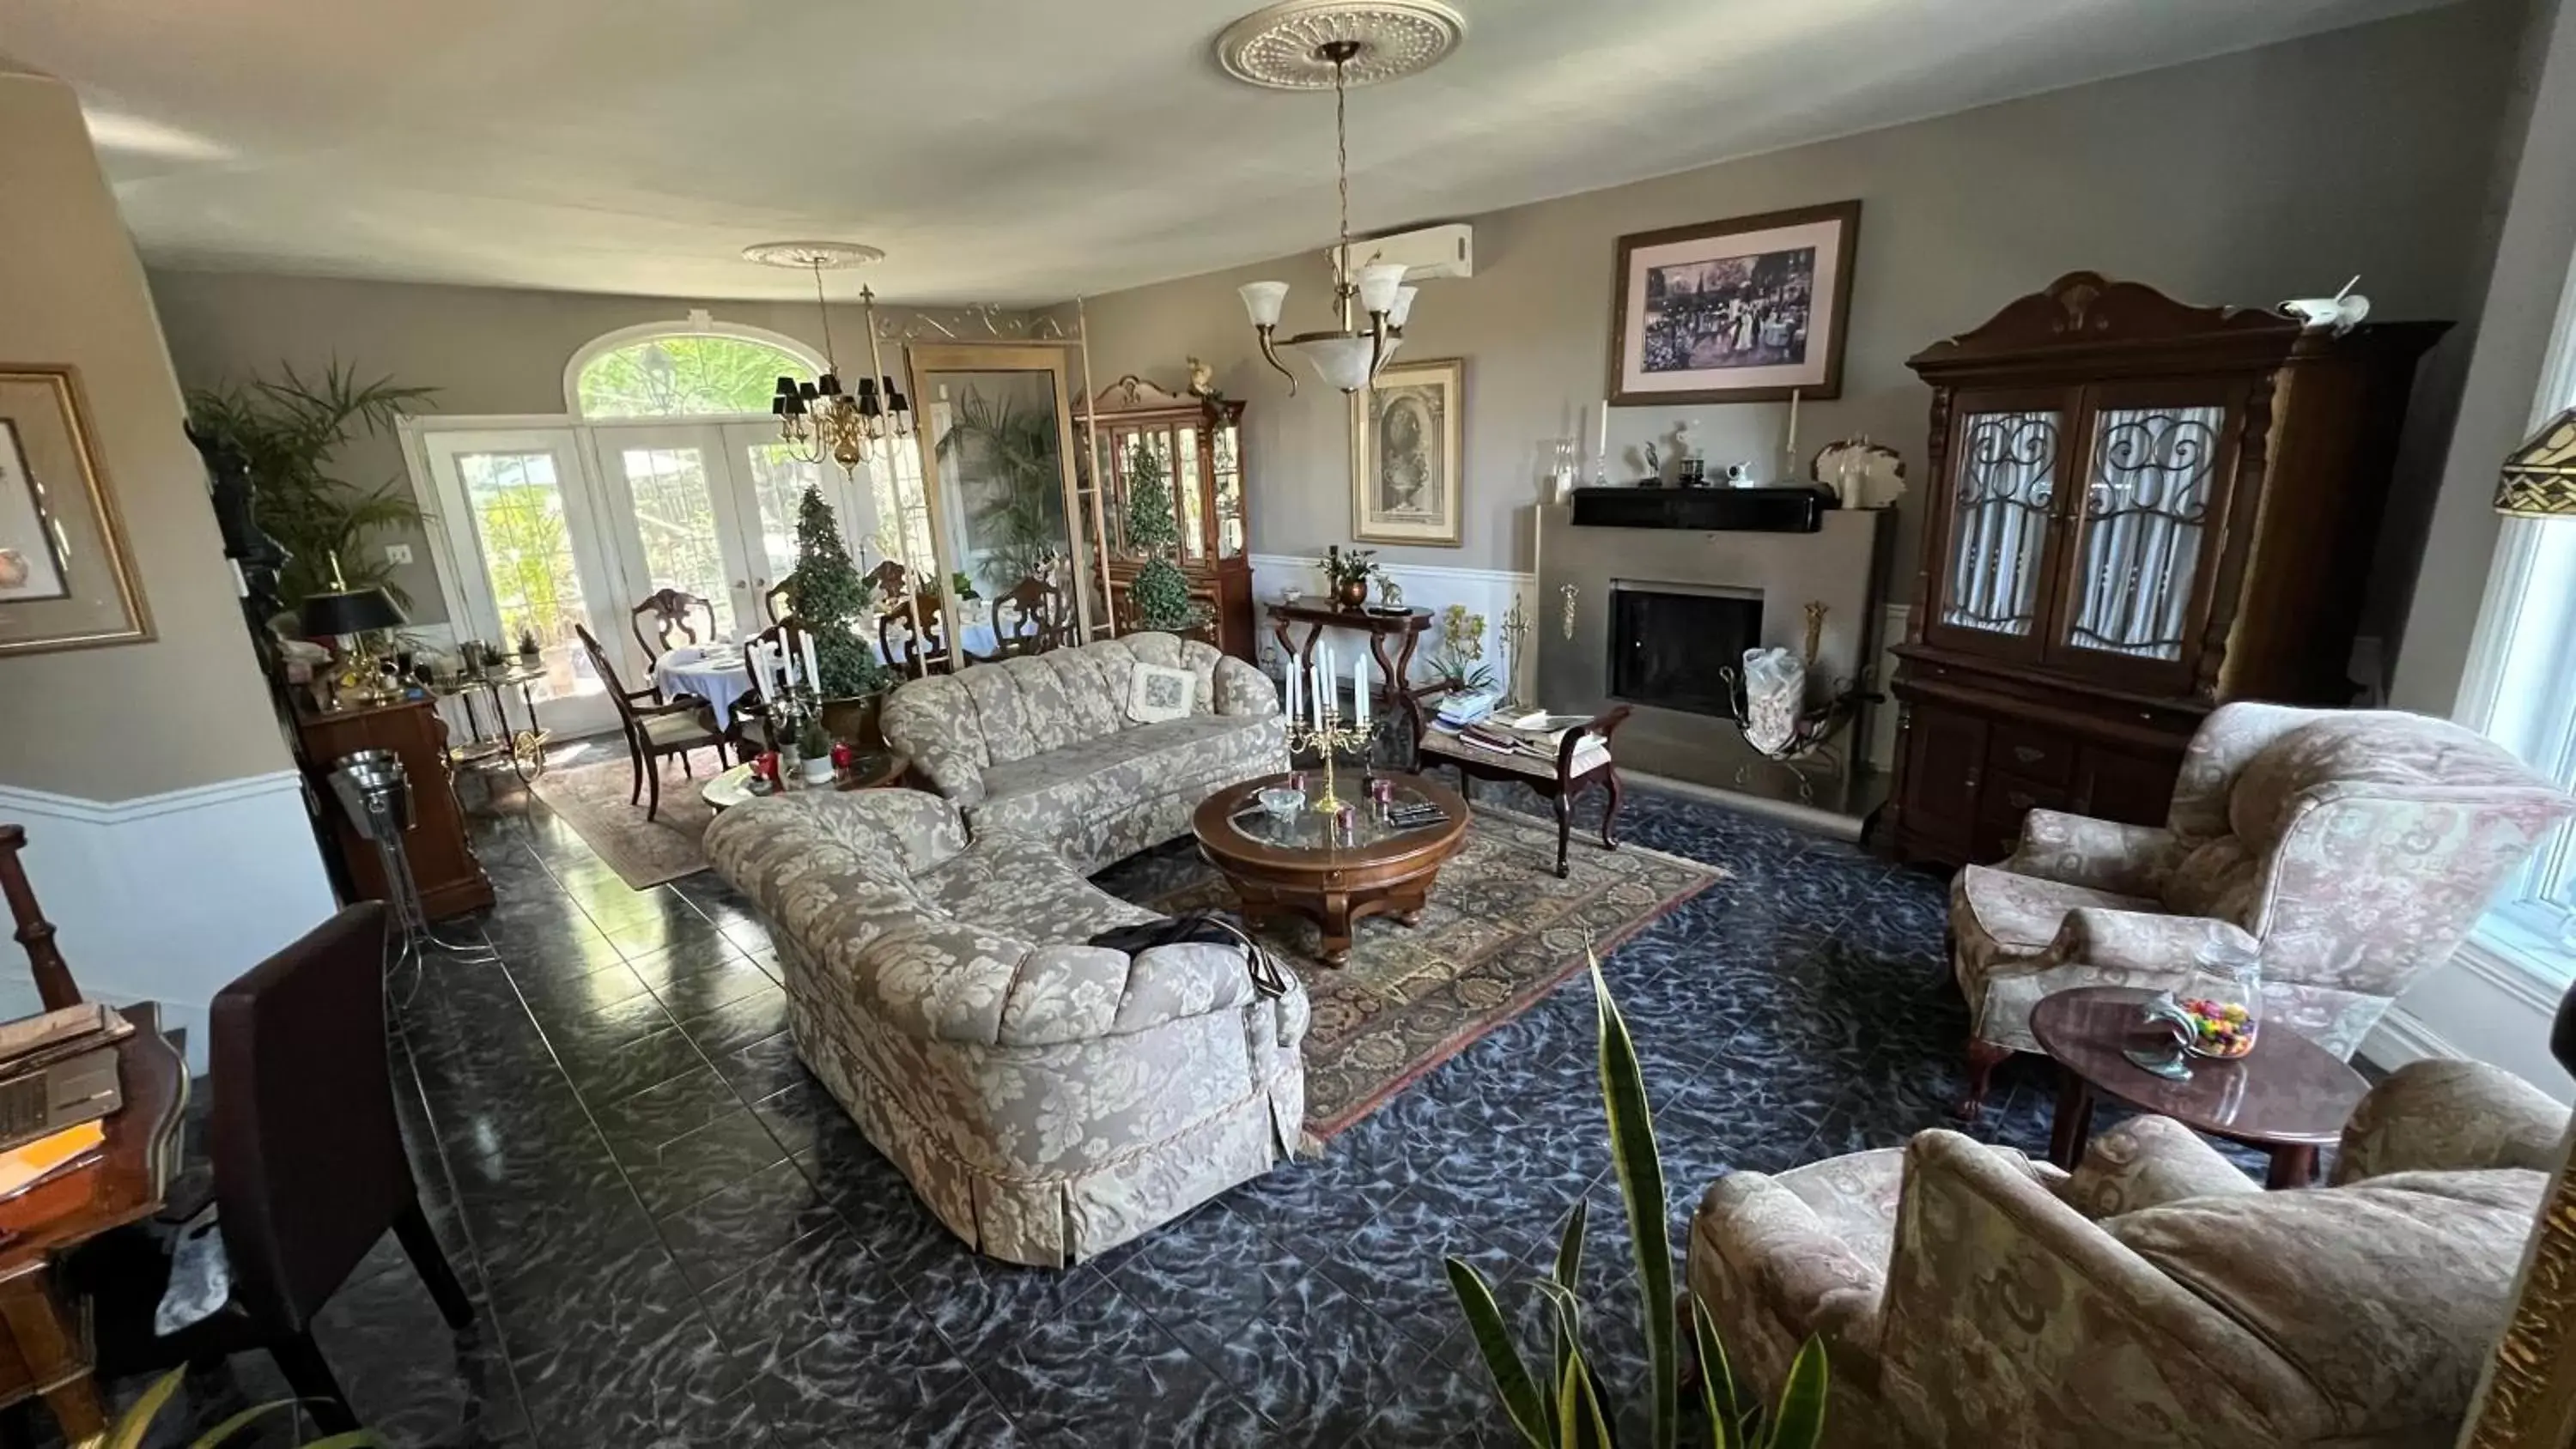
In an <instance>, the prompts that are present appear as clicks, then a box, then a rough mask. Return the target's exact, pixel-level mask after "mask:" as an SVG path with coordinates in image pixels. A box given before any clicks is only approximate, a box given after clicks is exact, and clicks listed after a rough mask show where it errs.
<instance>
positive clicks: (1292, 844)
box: [1227, 772, 1449, 850]
mask: <svg viewBox="0 0 2576 1449" xmlns="http://www.w3.org/2000/svg"><path fill="white" fill-rule="evenodd" d="M1333 787H1334V790H1335V791H1336V793H1339V794H1340V795H1341V796H1342V800H1343V803H1345V804H1347V805H1349V806H1350V807H1351V813H1352V816H1353V824H1352V833H1351V835H1350V836H1348V837H1347V838H1344V839H1340V840H1336V839H1334V837H1333V817H1331V816H1330V815H1327V814H1325V813H1323V812H1322V811H1320V810H1317V809H1316V808H1315V797H1316V796H1318V795H1321V794H1322V793H1323V789H1324V786H1323V778H1322V777H1321V776H1320V775H1317V774H1314V773H1312V772H1309V774H1308V775H1307V778H1306V783H1305V788H1304V789H1303V790H1302V791H1299V792H1297V795H1298V799H1297V801H1296V803H1295V804H1294V806H1293V807H1292V808H1290V809H1289V810H1288V811H1286V812H1285V813H1274V812H1272V811H1271V810H1269V809H1267V808H1265V807H1264V806H1263V805H1262V804H1261V803H1260V800H1259V796H1258V795H1256V796H1255V797H1254V798H1252V799H1250V800H1247V801H1245V802H1244V804H1243V806H1242V808H1240V809H1238V810H1236V811H1235V812H1234V813H1233V814H1232V815H1231V816H1229V817H1228V819H1227V823H1228V824H1230V825H1231V826H1232V827H1233V828H1234V831H1235V833H1236V834H1238V835H1241V836H1243V837H1244V838H1245V839H1248V840H1254V841H1258V842H1260V843H1261V844H1263V845H1266V846H1269V847H1271V848H1272V849H1274V850H1333V849H1340V850H1355V849H1366V848H1367V847H1369V846H1373V845H1379V844H1383V843H1385V842H1388V841H1393V840H1400V839H1404V838H1407V837H1411V836H1414V835H1418V834H1421V833H1423V832H1426V831H1433V832H1436V831H1438V830H1439V829H1440V827H1441V826H1443V825H1446V824H1447V823H1448V821H1449V816H1448V814H1447V813H1446V812H1447V809H1448V807H1447V806H1445V805H1441V804H1439V802H1436V801H1434V800H1432V799H1431V797H1430V796H1428V795H1425V794H1424V793H1423V792H1422V791H1420V790H1418V789H1415V788H1414V787H1413V786H1412V785H1411V784H1410V783H1408V782H1406V781H1403V780H1390V781H1389V785H1388V801H1387V806H1393V807H1399V808H1400V807H1402V806H1406V805H1431V806H1433V807H1434V808H1436V809H1439V810H1441V811H1442V812H1443V813H1441V814H1440V815H1437V816H1433V817H1427V818H1426V819H1425V820H1424V821H1423V823H1421V824H1419V825H1413V826H1399V825H1396V824H1393V823H1391V822H1390V821H1389V820H1387V819H1386V818H1385V810H1386V808H1387V806H1381V805H1379V804H1377V803H1376V802H1374V801H1372V800H1370V799H1369V798H1368V786H1367V785H1366V784H1365V783H1364V782H1363V781H1362V780H1361V779H1360V778H1359V776H1358V775H1357V774H1350V775H1343V776H1340V777H1338V778H1336V779H1335V780H1334V782H1333ZM1267 788H1269V789H1278V790H1284V789H1286V788H1288V787H1286V786H1281V785H1272V786H1269V787H1267Z"/></svg>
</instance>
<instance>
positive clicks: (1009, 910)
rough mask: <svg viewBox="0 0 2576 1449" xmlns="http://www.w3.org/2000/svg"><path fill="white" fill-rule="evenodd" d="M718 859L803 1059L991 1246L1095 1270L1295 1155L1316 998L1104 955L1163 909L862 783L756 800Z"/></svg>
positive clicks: (953, 1215) (984, 1247)
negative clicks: (766, 938) (1272, 993)
mask: <svg viewBox="0 0 2576 1449" xmlns="http://www.w3.org/2000/svg"><path fill="white" fill-rule="evenodd" d="M706 849H707V855H708V857H709V859H711V860H712V861H713V862H714V864H715V868H716V870H717V871H718V873H720V874H721V875H723V876H724V878H725V879H726V880H729V881H731V882H733V884H734V886H735V888H737V889H739V890H741V891H742V892H743V893H744V894H746V895H748V896H749V897H751V899H752V900H753V901H754V902H756V903H757V904H758V906H759V908H760V910H761V911H762V912H763V913H764V914H765V915H766V916H767V917H768V919H769V921H770V924H771V930H772V935H773V936H774V937H775V939H776V941H777V944H778V953H779V959H780V961H781V963H782V965H783V966H784V968H785V972H786V977H787V1011H788V1025H789V1027H790V1028H791V1030H792V1031H793V1033H794V1039H795V1042H796V1051H797V1055H798V1056H800V1057H802V1058H803V1059H804V1061H805V1064H806V1065H807V1066H808V1067H810V1068H812V1069H813V1071H814V1074H815V1075H816V1076H817V1077H820V1078H821V1079H822V1081H823V1083H824V1085H825V1086H826V1087H828V1088H830V1089H831V1092H832V1095H833V1096H834V1097H836V1098H838V1099H839V1100H840V1103H841V1105H842V1106H843V1107H844V1108H846V1109H848V1111H849V1113H850V1116H851V1117H852V1118H853V1119H854V1120H856V1121H857V1123H858V1124H859V1127H860V1130H862V1131H863V1132H865V1133H866V1134H867V1137H868V1140H869V1141H870V1142H872V1143H874V1144H876V1146H877V1148H878V1150H880V1151H882V1152H884V1153H885V1154H886V1156H888V1157H889V1158H892V1159H893V1160H894V1162H895V1163H896V1164H897V1165H898V1166H900V1167H901V1168H902V1169H903V1171H904V1175H905V1176H906V1177H908V1178H910V1179H911V1181H912V1185H913V1188H914V1190H916V1191H917V1192H919V1193H920V1194H921V1197H922V1200H923V1201H924V1202H926V1203H928V1204H929V1206H930V1208H931V1210H932V1211H933V1212H934V1213H936V1214H937V1215H938V1217H939V1220H940V1221H941V1222H943V1223H945V1224H947V1225H948V1227H949V1228H950V1230H951V1231H953V1232H955V1233H956V1234H957V1235H958V1236H959V1237H960V1238H963V1239H965V1240H966V1242H967V1243H968V1244H970V1245H971V1246H973V1247H974V1248H975V1249H976V1250H977V1251H978V1252H982V1253H985V1254H988V1255H990V1256H992V1257H996V1258H1004V1259H1008V1260H1010V1261H1012V1262H1015V1263H1027V1264H1034V1265H1037V1266H1041V1267H1059V1266H1063V1265H1065V1264H1068V1263H1071V1262H1073V1261H1075V1260H1078V1259H1082V1258H1088V1257H1091V1256H1092V1255H1094V1254H1097V1253H1100V1252H1102V1251H1104V1250H1106V1249H1108V1248H1112V1247H1115V1246H1117V1245H1118V1244H1120V1243H1123V1242H1125V1241H1127V1240H1128V1239H1130V1238H1133V1237H1135V1236H1136V1235H1138V1234H1139V1233H1142V1232H1144V1231H1145V1230H1147V1229H1148V1228H1151V1227H1153V1226H1155V1225H1156V1224H1158V1223H1162V1222H1165V1221H1168V1220H1170V1219H1171V1218H1173V1217H1175V1216H1177V1215H1179V1214H1180V1213H1182V1212H1184V1211H1186V1210H1188V1209H1189V1208H1191V1207H1193V1206H1195V1205H1197V1204H1198V1203H1200V1202H1202V1201H1205V1200H1206V1199H1208V1198H1210V1197H1213V1196H1215V1195H1216V1194H1217V1193H1219V1192H1222V1191H1224V1190H1225V1189H1226V1188H1228V1187H1231V1186H1233V1185H1234V1184H1236V1183H1238V1182H1242V1181H1244V1180H1245V1179H1247V1178H1252V1177H1257V1176H1259V1175H1260V1174H1262V1173H1264V1172H1267V1171H1268V1170H1269V1169H1270V1168H1271V1167H1272V1166H1273V1165H1274V1164H1276V1163H1278V1162H1280V1161H1282V1160H1284V1159H1286V1158H1287V1157H1289V1156H1290V1155H1291V1153H1292V1152H1293V1150H1294V1149H1295V1147H1296V1144H1297V1142H1298V1136H1299V1132H1300V1130H1301V1124H1302V1122H1303V1120H1304V1116H1305V1086H1306V1078H1305V1067H1304V1063H1303V1060H1302V1058H1301V1056H1300V1054H1299V1050H1298V1044H1299V1042H1300V1041H1301V1040H1302V1039H1303V1038H1304V1036H1305V1034H1306V1020H1307V1005H1306V996H1305V993H1304V991H1303V990H1302V989H1301V988H1299V987H1298V986H1297V985H1296V984H1295V982H1294V980H1293V979H1292V980H1291V982H1290V984H1289V989H1288V991H1287V993H1286V994H1285V995H1282V996H1278V997H1268V996H1263V995H1260V994H1259V993H1257V992H1256V991H1255V990H1254V988H1253V985H1252V981H1251V978H1250V976H1249V974H1248V972H1247V970H1246V967H1245V963H1244V960H1243V957H1242V955H1241V953H1240V952H1237V951H1235V950H1233V949H1231V948H1226V947H1214V946H1204V945H1189V944H1182V945H1169V946H1156V947H1153V948H1151V949H1149V950H1145V951H1141V952H1138V953H1136V954H1135V955H1133V956H1130V955H1129V954H1128V953H1126V952H1124V951H1115V950H1108V949H1104V948H1101V947H1096V946H1090V945H1086V944H1083V943H1084V942H1085V941H1086V940H1087V939H1088V938H1089V937H1090V936H1092V935H1094V934H1096V933H1098V932H1100V931H1103V930H1106V929H1109V928H1111V927H1114V926H1121V925H1132V924H1138V923H1142V922H1148V921H1152V920H1155V919H1157V917H1155V916H1154V915H1153V914H1152V913H1151V912H1148V911H1143V910H1139V909H1138V908H1136V907H1135V906H1132V905H1129V904H1127V903H1126V902H1124V901H1121V900H1119V899H1117V898H1116V897H1114V896H1111V895H1109V894H1108V893H1106V892H1104V891H1102V890H1100V889H1098V888H1097V887H1095V886H1093V885H1092V884H1091V883H1090V882H1088V881H1086V880H1084V879H1083V878H1082V876H1081V874H1080V873H1078V872H1077V871H1076V870H1075V869H1074V868H1073V867H1071V866H1069V865H1068V864H1067V863H1066V862H1065V860H1064V858H1063V856H1062V855H1061V854H1060V853H1059V852H1058V851H1057V849H1056V847H1055V846H1054V845H1052V844H1050V843H1048V842H1046V841H1043V840H1037V839H1032V838H1029V837H1027V836H1022V835H1018V834H1015V833H1012V832H1009V831H1000V830H986V831H983V832H980V833H978V834H977V835H976V836H975V838H974V840H973V841H972V842H971V843H970V842H969V841H968V839H967V832H966V826H965V822H964V820H963V819H962V818H961V817H960V816H959V814H958V811H957V809H956V807H955V806H953V805H951V804H950V803H948V802H947V801H944V800H941V799H938V798H936V797H934V796H931V795H927V794H923V793H921V792H919V791H914V790H865V791H851V792H846V793H844V792H836V791H815V792H811V793H799V794H792V795H785V796H780V797H777V798H774V799H767V800H755V801H751V802H749V803H746V804H743V805H738V806H735V807H734V808H732V809H730V810H727V811H725V812H724V813H723V814H721V815H719V816H717V817H716V821H715V823H714V825H712V826H710V827H709V828H708V830H707V834H706Z"/></svg>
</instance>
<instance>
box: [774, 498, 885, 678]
mask: <svg viewBox="0 0 2576 1449" xmlns="http://www.w3.org/2000/svg"><path fill="white" fill-rule="evenodd" d="M875 593H876V585H875V584H874V583H872V582H871V581H869V580H868V579H866V578H864V577H862V576H861V575H860V573H859V570H858V568H857V566H856V565H854V564H852V563H851V562H850V550H849V547H848V546H847V545H846V544H843V543H842V542H841V523H840V520H839V519H837V518H835V517H834V516H833V515H832V505H831V504H829V503H826V502H824V501H823V490H822V489H820V488H807V489H806V490H805V497H804V500H803V501H802V502H800V503H798V504H797V505H796V572H795V573H793V574H790V575H788V578H787V601H788V605H789V607H790V608H791V609H793V610H794V611H795V616H796V622H797V624H798V625H799V626H801V627H802V628H803V629H804V630H805V632H806V633H808V634H810V635H812V636H813V638H814V664H815V667H816V669H817V671H818V672H820V673H821V674H822V676H823V679H822V686H823V688H822V693H823V697H824V698H826V699H847V698H851V697H854V696H858V695H867V694H874V693H876V692H877V691H878V690H881V689H883V688H885V687H886V686H887V685H889V684H891V683H893V682H894V675H893V671H891V670H889V669H887V668H886V667H885V665H884V664H882V663H880V662H878V659H877V654H876V651H875V650H874V649H871V648H869V647H868V645H867V643H866V641H864V640H862V639H861V638H860V637H859V632H858V629H859V619H860V616H861V615H863V614H865V613H866V612H867V608H868V603H869V600H870V599H871V598H872V597H873V596H874V595H875Z"/></svg>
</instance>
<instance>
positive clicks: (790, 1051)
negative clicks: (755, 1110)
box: [713, 1031, 822, 1102]
mask: <svg viewBox="0 0 2576 1449" xmlns="http://www.w3.org/2000/svg"><path fill="white" fill-rule="evenodd" d="M713 1062H714V1066H715V1069H716V1075H717V1076H720V1077H722V1078H724V1079H725V1081H726V1083H727V1084H728V1085H730V1086H731V1087H732V1088H733V1090H734V1095H736V1096H738V1097H741V1098H742V1099H743V1100H744V1101H746V1102H757V1101H760V1100H761V1099H762V1098H764V1097H773V1096H776V1095H777V1094H779V1093H780V1092H784V1091H788V1090H790V1089H792V1088H798V1087H802V1086H803V1085H804V1084H805V1083H807V1082H810V1081H813V1073H811V1072H808V1071H806V1070H805V1063H804V1062H803V1061H801V1060H800V1059H798V1057H797V1055H796V1039H795V1038H794V1037H793V1036H790V1035H789V1034H788V1033H786V1032H783V1031H781V1032H773V1033H771V1034H770V1035H768V1036H765V1037H762V1038H761V1039H760V1040H758V1041H756V1042H753V1043H751V1044H750V1045H749V1046H745V1047H739V1048H737V1049H735V1050H733V1051H730V1052H726V1053H724V1054H723V1055H721V1056H718V1057H715V1058H714V1059H713ZM815 1085H817V1086H820V1085H822V1084H821V1083H819V1082H816V1083H815Z"/></svg>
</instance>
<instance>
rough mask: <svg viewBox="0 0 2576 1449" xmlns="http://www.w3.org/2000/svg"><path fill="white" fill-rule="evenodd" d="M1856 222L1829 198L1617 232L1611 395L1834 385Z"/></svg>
mask: <svg viewBox="0 0 2576 1449" xmlns="http://www.w3.org/2000/svg"><path fill="white" fill-rule="evenodd" d="M1859 232H1860V203H1859V202H1857V201H1838V202H1835V203H1833V204H1832V205H1830V206H1809V207H1801V208H1799V209H1798V210H1795V211H1773V212H1766V213H1764V214H1762V215H1760V216H1739V217H1736V218H1734V219H1733V220H1731V221H1711V222H1702V223H1700V224H1699V225H1696V226H1677V227H1671V228H1667V229H1666V230H1663V231H1642V232H1635V233H1632V234H1630V235H1628V236H1623V237H1621V238H1619V273H1618V279H1617V281H1616V282H1615V284H1614V285H1613V296H1614V298H1615V300H1614V302H1613V303H1612V306H1611V311H1610V336H1611V348H1610V401H1611V402H1612V403H1613V404H1614V405H1618V406H1636V405H1641V404H1660V403H1728V402H1766V401H1778V400H1781V399H1785V398H1787V397H1788V396H1789V395H1790V394H1791V393H1793V392H1794V393H1798V394H1800V395H1802V396H1804V397H1806V398H1809V399H1817V398H1831V397H1839V396H1841V395H1842V389H1843V331H1844V324H1845V323H1846V321H1847V320H1848V319H1849V316H1850V313H1851V283H1852V247H1853V244H1854V243H1855V241H1856V240H1857V239H1858V236H1859Z"/></svg>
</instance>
